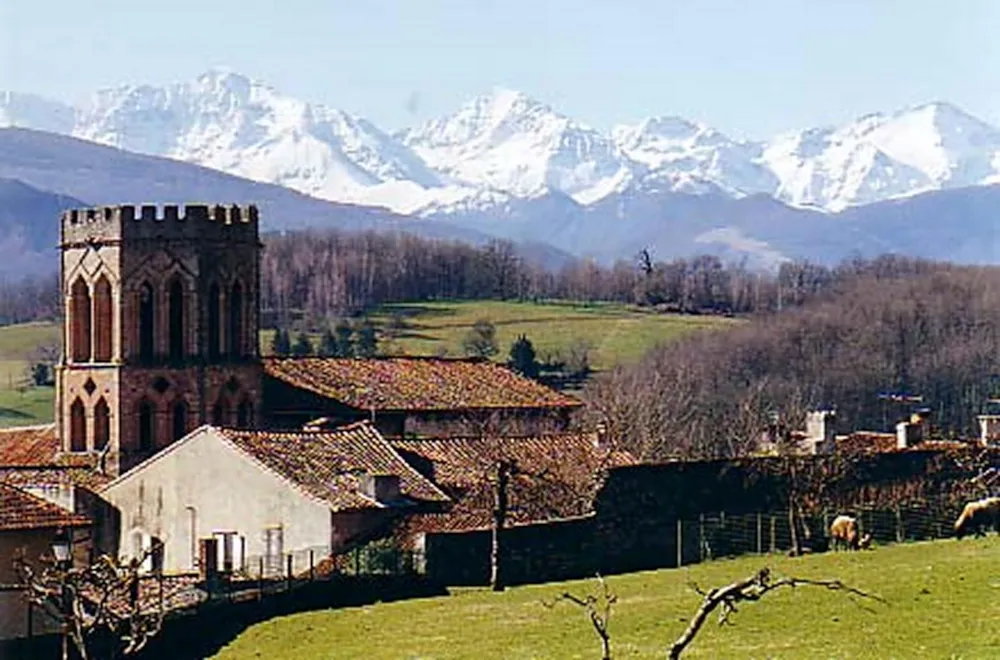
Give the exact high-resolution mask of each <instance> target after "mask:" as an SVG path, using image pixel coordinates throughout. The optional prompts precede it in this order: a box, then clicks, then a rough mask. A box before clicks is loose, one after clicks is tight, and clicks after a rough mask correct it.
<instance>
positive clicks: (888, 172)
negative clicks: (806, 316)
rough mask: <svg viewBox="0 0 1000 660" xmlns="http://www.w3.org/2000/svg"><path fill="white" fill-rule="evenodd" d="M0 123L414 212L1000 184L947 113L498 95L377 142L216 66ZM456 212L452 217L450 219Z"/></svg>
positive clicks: (351, 123) (995, 145)
mask: <svg viewBox="0 0 1000 660" xmlns="http://www.w3.org/2000/svg"><path fill="white" fill-rule="evenodd" d="M0 126H21V127H26V128H35V129H39V130H45V131H51V132H57V133H63V134H69V135H73V136H75V137H79V138H83V139H87V140H91V141H93V142H98V143H102V144H106V145H111V146H115V147H119V148H122V149H126V150H129V151H136V152H140V153H145V154H151V155H156V156H166V157H169V158H174V159H178V160H184V161H188V162H192V163H196V164H199V165H204V166H207V167H211V168H215V169H218V170H222V171H225V172H229V173H232V174H236V175H239V176H243V177H247V178H250V179H254V180H257V181H263V182H267V183H277V184H280V185H283V186H287V187H289V188H293V189H295V190H298V191H300V192H304V193H306V194H309V195H313V196H316V197H321V198H324V199H330V200H334V201H341V202H352V203H360V204H366V205H376V206H385V207H388V208H390V209H392V210H394V211H397V212H401V213H407V214H419V215H429V214H437V215H448V213H449V212H450V211H449V210H450V209H464V210H466V211H467V210H468V209H470V208H479V209H489V210H490V211H491V212H495V213H494V214H495V215H496V216H497V217H506V216H503V212H502V209H503V208H507V206H509V205H510V202H511V200H516V199H521V200H537V199H540V198H543V197H545V196H547V195H550V194H551V195H556V196H558V195H565V196H569V197H571V198H572V199H573V200H574V202H575V203H577V204H582V205H590V204H593V203H595V202H597V201H599V200H601V199H603V198H605V197H608V196H613V195H621V194H626V193H627V194H628V195H629V196H630V197H634V196H637V195H638V196H642V195H653V194H660V193H663V192H686V193H691V194H698V195H708V194H712V195H720V194H721V195H728V196H732V197H741V196H746V195H754V194H765V195H770V196H772V197H774V198H775V199H778V200H781V201H783V202H786V203H788V204H792V205H798V206H810V207H814V208H819V209H823V210H826V211H838V210H841V209H844V208H847V207H850V206H857V205H862V204H868V203H871V202H875V201H880V200H884V199H891V198H896V197H903V196H908V195H913V194H916V193H920V192H925V191H929V190H938V189H944V188H953V187H961V186H974V185H982V184H991V183H1000V131H998V130H997V129H996V128H994V127H993V126H990V125H989V124H986V123H984V122H982V121H980V120H979V119H976V118H975V117H973V116H971V115H969V114H968V113H966V112H964V111H963V110H962V109H960V108H958V107H956V106H954V105H951V104H949V103H944V102H932V103H925V104H922V105H917V106H913V107H909V108H905V109H903V110H899V111H897V112H894V113H890V114H881V113H874V114H869V115H865V116H863V117H859V118H858V119H856V120H854V121H852V122H849V123H847V124H845V125H843V126H839V127H820V128H809V129H806V130H801V131H792V132H789V133H785V134H782V135H778V136H776V137H774V138H773V139H770V140H765V141H760V142H749V141H744V140H734V139H732V138H730V137H728V136H727V135H725V134H724V133H721V132H719V131H718V130H715V129H714V128H712V127H710V126H708V125H705V124H703V123H699V122H693V121H689V120H687V119H684V118H682V117H677V116H670V115H664V116H659V117H651V118H648V119H644V120H642V121H640V122H638V123H636V124H632V125H623V126H616V127H615V128H614V129H612V130H611V131H609V132H604V131H599V130H596V129H594V128H592V127H590V126H588V125H586V124H585V123H582V122H580V121H577V120H576V119H574V118H572V117H570V116H568V115H566V114H563V113H562V112H560V111H557V110H556V109H554V108H553V107H551V106H550V105H548V104H546V103H544V102H542V101H540V100H538V99H536V98H533V97H532V96H529V95H527V94H524V93H523V92H519V91H515V90H512V89H508V88H503V87H495V88H493V89H492V90H491V91H490V92H489V93H486V94H483V95H481V96H478V97H476V98H473V99H472V100H470V101H469V102H467V103H465V104H463V105H462V106H461V107H460V108H458V109H457V110H456V111H455V112H454V113H452V114H449V115H447V116H443V117H441V118H438V119H435V120H432V121H429V122H427V123H425V124H423V125H421V126H417V127H414V128H411V129H408V130H402V131H398V132H396V133H394V134H389V133H387V132H386V131H384V130H382V129H381V128H379V127H378V126H376V125H375V124H373V123H372V122H370V121H368V120H367V119H365V118H363V117H359V116H357V115H354V114H351V113H349V112H344V111H343V110H339V109H335V108H331V107H327V106H324V105H320V104H314V103H309V102H307V101H304V100H301V99H297V98H293V97H290V96H287V95H285V94H283V93H281V92H280V91H279V90H277V89H275V88H273V87H271V86H269V85H267V84H264V83H261V82H259V81H256V80H253V79H252V78H249V77H247V76H245V75H242V74H240V73H237V72H234V71H232V70H229V69H226V68H223V67H216V68H213V69H211V70H209V71H206V72H205V73H203V74H201V75H199V76H197V77H196V78H194V79H192V80H189V81H186V82H178V83H174V84H170V85H165V86H151V85H125V86H121V87H116V88H113V89H107V90H102V91H100V92H97V93H96V94H94V96H93V97H92V98H91V100H90V101H89V103H87V104H86V105H85V107H81V108H73V107H70V106H67V105H64V104H61V103H58V102H53V101H48V100H46V99H42V98H39V97H36V96H32V95H29V94H16V93H11V92H6V93H4V92H0ZM456 212H457V211H456Z"/></svg>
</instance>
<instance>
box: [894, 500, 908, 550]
mask: <svg viewBox="0 0 1000 660" xmlns="http://www.w3.org/2000/svg"><path fill="white" fill-rule="evenodd" d="M905 538H906V530H905V529H903V514H902V512H901V511H900V510H899V505H898V504H897V505H896V543H902V542H903V539H905Z"/></svg>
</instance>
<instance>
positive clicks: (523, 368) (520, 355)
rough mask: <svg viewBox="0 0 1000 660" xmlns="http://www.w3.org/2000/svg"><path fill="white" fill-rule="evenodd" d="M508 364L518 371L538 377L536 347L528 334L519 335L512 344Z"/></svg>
mask: <svg viewBox="0 0 1000 660" xmlns="http://www.w3.org/2000/svg"><path fill="white" fill-rule="evenodd" d="M507 364H508V365H509V366H510V368H511V369H513V370H514V371H516V372H517V373H519V374H521V375H523V376H527V377H528V378H538V371H539V364H538V358H537V356H536V354H535V347H534V346H533V345H532V344H531V340H530V339H528V337H527V336H525V335H521V336H519V337H518V338H517V339H516V340H515V341H514V343H513V344H511V345H510V359H509V360H508V362H507Z"/></svg>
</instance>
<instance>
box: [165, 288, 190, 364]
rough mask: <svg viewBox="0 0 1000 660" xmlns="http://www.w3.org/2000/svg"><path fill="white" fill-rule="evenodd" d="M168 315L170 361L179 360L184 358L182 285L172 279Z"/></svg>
mask: <svg viewBox="0 0 1000 660" xmlns="http://www.w3.org/2000/svg"><path fill="white" fill-rule="evenodd" d="M167 298H168V300H167V306H168V308H169V309H168V315H169V319H170V328H169V332H168V337H169V339H170V346H169V348H170V359H171V360H181V359H183V358H184V340H185V339H186V337H185V333H184V283H183V282H181V281H180V279H174V280H173V281H172V282H171V283H170V290H169V291H168V294H167Z"/></svg>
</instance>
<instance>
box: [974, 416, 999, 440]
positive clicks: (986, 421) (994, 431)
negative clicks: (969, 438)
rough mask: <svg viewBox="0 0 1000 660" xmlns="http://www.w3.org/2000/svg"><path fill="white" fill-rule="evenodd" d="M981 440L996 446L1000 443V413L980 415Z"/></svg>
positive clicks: (978, 418)
mask: <svg viewBox="0 0 1000 660" xmlns="http://www.w3.org/2000/svg"><path fill="white" fill-rule="evenodd" d="M976 420H978V421H979V442H980V443H982V444H984V445H987V446H994V445H998V444H1000V415H979V416H978V417H976Z"/></svg>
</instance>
